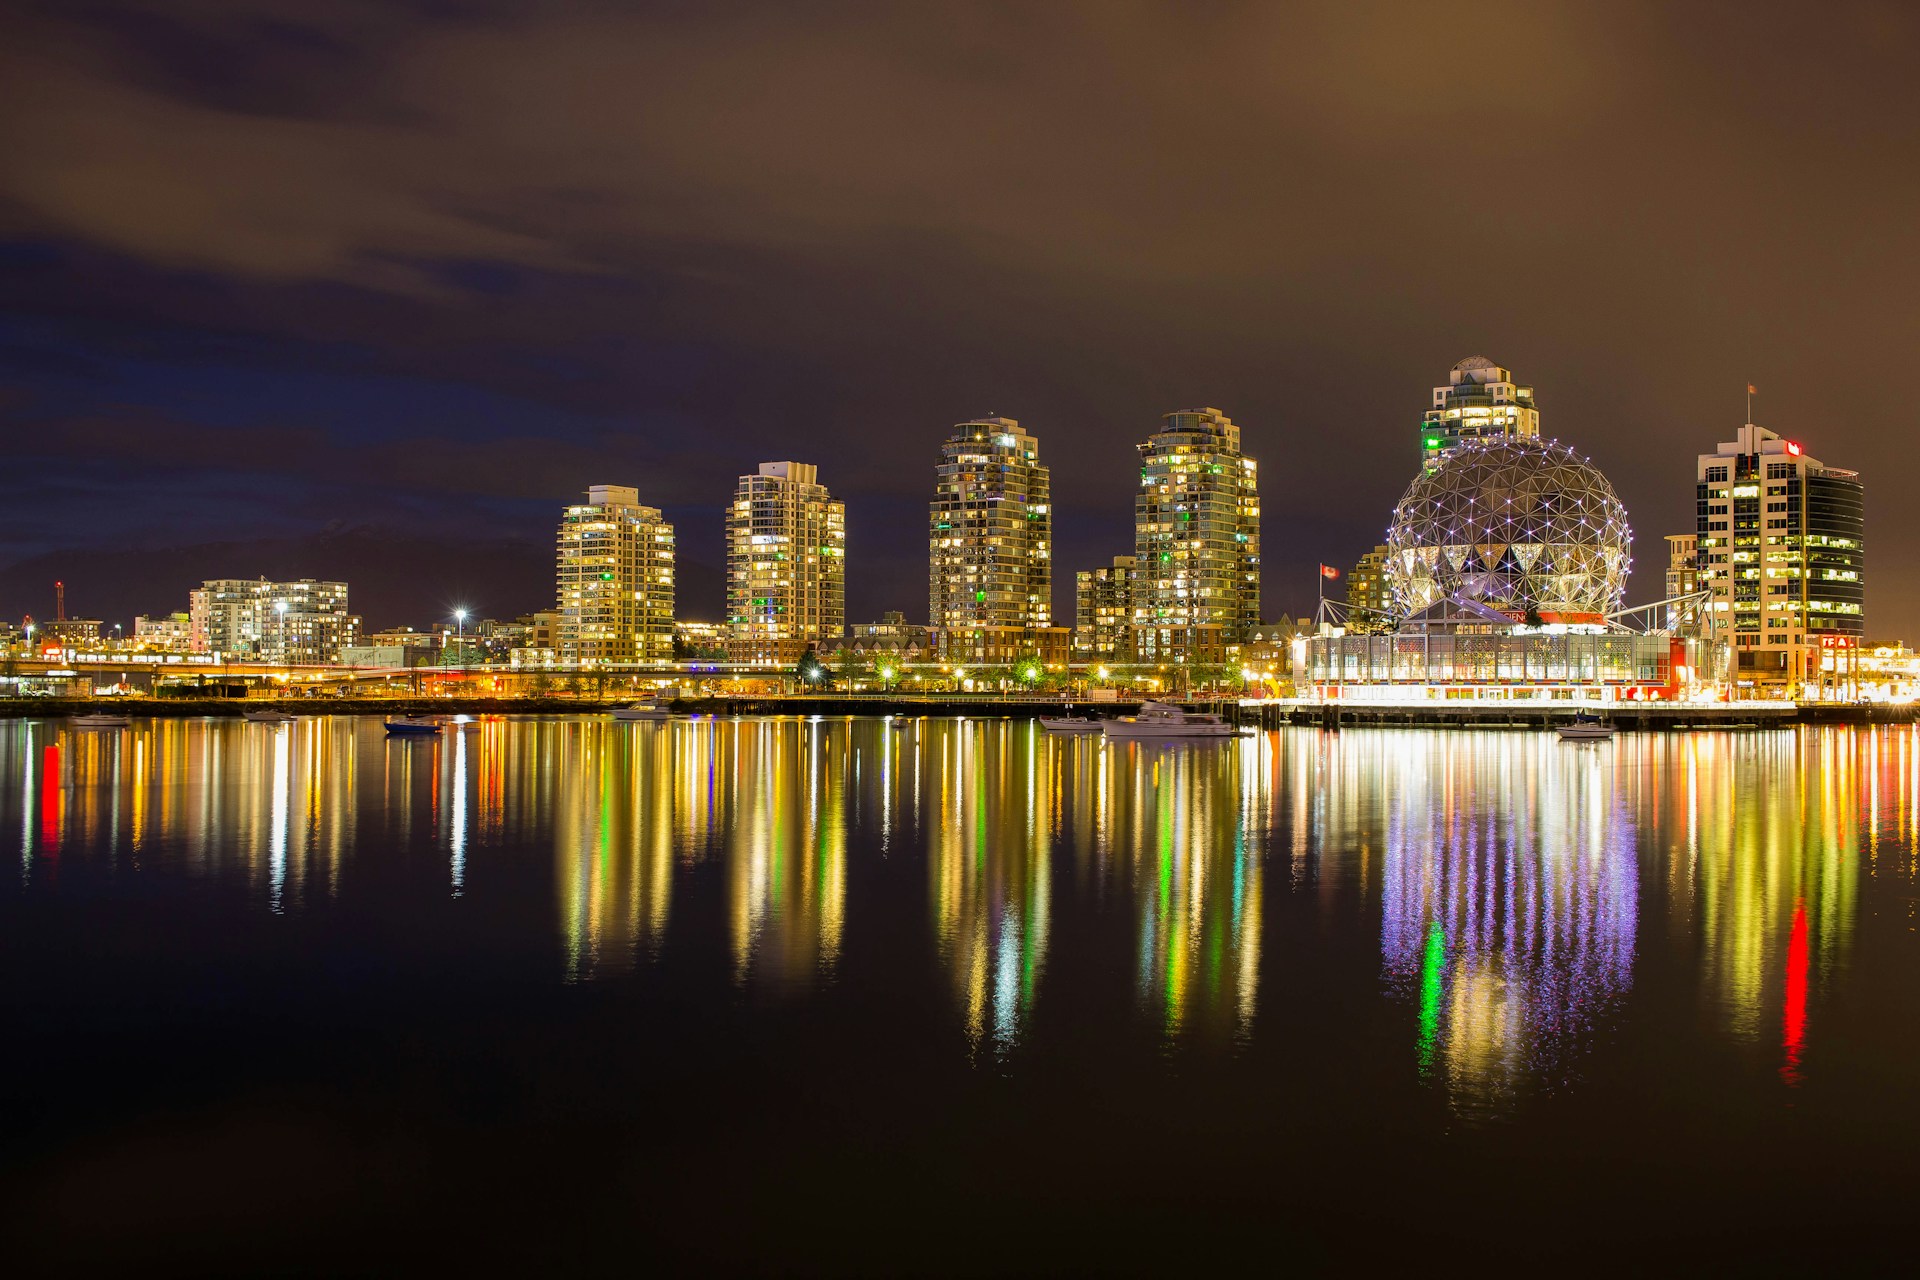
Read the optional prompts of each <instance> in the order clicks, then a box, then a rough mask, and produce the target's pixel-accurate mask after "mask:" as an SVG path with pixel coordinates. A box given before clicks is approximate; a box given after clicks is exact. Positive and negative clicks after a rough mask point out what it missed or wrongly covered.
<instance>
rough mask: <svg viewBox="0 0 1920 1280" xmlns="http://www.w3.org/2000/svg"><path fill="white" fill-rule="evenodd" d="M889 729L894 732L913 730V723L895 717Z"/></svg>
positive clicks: (900, 717)
mask: <svg viewBox="0 0 1920 1280" xmlns="http://www.w3.org/2000/svg"><path fill="white" fill-rule="evenodd" d="M887 727H888V728H890V729H892V730H894V731H895V732H899V731H900V730H903V729H910V728H912V727H913V721H911V720H908V719H907V718H905V717H904V716H895V717H894V718H893V721H892V723H890V724H889V725H888V726H887Z"/></svg>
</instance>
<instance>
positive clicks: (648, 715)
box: [613, 702, 673, 720]
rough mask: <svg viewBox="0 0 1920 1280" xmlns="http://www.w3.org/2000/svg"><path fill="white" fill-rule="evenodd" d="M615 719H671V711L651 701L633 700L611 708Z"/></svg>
mask: <svg viewBox="0 0 1920 1280" xmlns="http://www.w3.org/2000/svg"><path fill="white" fill-rule="evenodd" d="M613 718H614V719H615V720H671V719H672V718H673V713H672V712H671V711H668V710H667V709H666V708H665V707H662V706H659V705H658V704H656V703H652V702H635V703H631V704H629V705H627V706H624V707H615V708H614V709H613Z"/></svg>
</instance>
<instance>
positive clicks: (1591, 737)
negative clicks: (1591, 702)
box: [1558, 711, 1613, 742]
mask: <svg viewBox="0 0 1920 1280" xmlns="http://www.w3.org/2000/svg"><path fill="white" fill-rule="evenodd" d="M1558 733H1559V734H1560V740H1561V741H1562V742H1606V741H1608V740H1609V739H1611V738H1612V737H1613V726H1612V725H1610V724H1605V723H1603V722H1602V721H1601V719H1600V717H1599V716H1596V715H1594V714H1593V713H1592V712H1590V711H1582V712H1579V713H1577V714H1576V715H1575V716H1574V717H1573V719H1572V720H1571V721H1570V722H1568V723H1567V724H1563V725H1561V726H1560V727H1559V729H1558Z"/></svg>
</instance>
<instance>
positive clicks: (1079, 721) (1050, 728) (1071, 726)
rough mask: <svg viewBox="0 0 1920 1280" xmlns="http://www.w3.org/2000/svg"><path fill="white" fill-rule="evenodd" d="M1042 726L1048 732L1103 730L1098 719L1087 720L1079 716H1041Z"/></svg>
mask: <svg viewBox="0 0 1920 1280" xmlns="http://www.w3.org/2000/svg"><path fill="white" fill-rule="evenodd" d="M1040 727H1041V728H1042V729H1045V730H1046V731H1047V732H1048V733H1099V732H1100V731H1101V725H1100V722H1099V721H1098V720H1087V719H1083V718H1077V717H1061V718H1059V719H1048V718H1047V717H1046V716H1041V717H1040Z"/></svg>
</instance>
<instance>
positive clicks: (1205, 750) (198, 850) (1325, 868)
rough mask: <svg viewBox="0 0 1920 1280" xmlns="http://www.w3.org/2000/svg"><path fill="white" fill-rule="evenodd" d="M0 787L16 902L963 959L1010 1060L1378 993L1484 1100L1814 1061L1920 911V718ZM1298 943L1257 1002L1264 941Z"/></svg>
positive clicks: (609, 975) (193, 745)
mask: <svg viewBox="0 0 1920 1280" xmlns="http://www.w3.org/2000/svg"><path fill="white" fill-rule="evenodd" d="M0 780H4V781H3V782H0V830H4V831H6V832H9V833H17V835H18V840H19V850H18V862H17V866H18V868H19V872H18V875H17V876H13V877H8V878H7V884H6V885H5V887H4V889H0V892H4V893H6V894H8V895H14V896H19V895H25V896H26V897H28V898H31V897H32V896H33V895H41V894H45V895H54V894H74V895H83V894H86V893H89V892H95V891H99V890H100V886H114V885H119V886H123V887H128V888H132V887H135V886H138V885H141V884H144V883H147V881H146V880H144V879H143V877H154V878H166V877H177V878H182V879H185V880H187V881H190V882H197V884H198V885H199V888H198V889H197V891H199V892H217V893H219V894H223V895H232V896H233V897H234V898H235V900H236V901H237V902H239V903H240V905H239V906H238V907H236V909H244V910H246V911H249V912H257V913H259V914H260V915H261V916H263V917H272V916H275V915H281V916H289V917H293V916H298V915H300V914H301V913H303V912H310V911H312V910H313V909H314V908H316V907H317V906H320V905H323V904H327V903H334V902H339V901H342V900H348V901H351V902H353V903H358V904H367V903H378V902H385V901H390V900H406V901H408V902H409V904H410V905H409V906H408V907H407V909H406V912H396V914H397V915H403V916H406V918H408V919H409V921H410V924H409V926H408V927H417V928H419V929H420V930H422V931H423V932H430V931H431V930H433V929H455V928H456V926H457V927H461V928H470V929H473V930H480V931H484V930H495V931H499V932H500V933H501V934H503V935H512V934H513V931H515V930H521V931H527V930H531V931H532V934H531V936H532V939H533V940H532V941H531V942H530V943H529V945H528V948H527V952H528V954H535V955H538V956H540V957H541V959H542V962H543V963H545V964H548V965H550V966H552V968H551V969H549V970H546V971H543V976H546V977H552V976H557V977H559V978H560V979H562V980H566V981H610V980H615V979H619V978H621V977H623V976H629V977H633V978H634V979H635V980H644V979H645V978H646V977H647V976H648V975H658V974H660V973H662V972H663V971H665V970H666V969H667V968H668V966H669V965H670V964H673V963H680V964H687V965H692V964H700V963H711V964H713V965H714V967H715V980H716V981H720V982H723V983H731V984H732V985H733V986H735V987H736V988H738V989H741V990H747V991H755V992H768V993H776V994H780V995H784V996H787V997H795V998H800V997H807V996H810V995H813V994H817V993H819V992H820V991H822V990H823V989H824V988H826V987H828V986H830V985H835V984H839V983H841V982H843V980H846V979H848V978H849V977H859V978H860V981H863V982H866V983H869V984H871V983H873V982H875V981H881V980H893V975H895V974H899V973H912V972H914V971H915V970H914V968H913V967H914V966H915V965H916V964H920V965H924V964H925V963H926V962H927V960H928V959H929V957H930V958H931V960H932V961H933V963H934V964H935V965H936V966H937V969H935V970H933V971H932V972H934V973H937V978H929V979H922V980H923V981H931V982H933V983H935V985H934V986H933V987H931V988H930V989H929V990H928V991H927V992H926V993H925V994H926V996H927V998H928V999H930V1000H932V1001H935V1002H937V1005H938V1007H939V1008H940V1009H941V1010H942V1011H943V1012H944V1013H945V1014H946V1015H947V1016H949V1017H951V1018H952V1020H953V1022H954V1024H955V1025H957V1026H959V1027H960V1028H961V1029H962V1030H963V1031H964V1033H965V1035H966V1037H967V1039H968V1041H969V1043H970V1044H971V1045H972V1047H973V1050H974V1052H975V1053H976V1054H977V1055H980V1056H982V1057H985V1058H989V1059H993V1060H998V1061H1005V1062H1013V1061H1015V1057H1014V1053H1013V1051H1014V1050H1015V1049H1016V1048H1019V1047H1021V1046H1023V1045H1026V1044H1029V1043H1037V1042H1039V1041H1040V1040H1041V1039H1042V1033H1043V1032H1045V1031H1049V1030H1052V1029H1054V1028H1057V1027H1065V1026H1069V1025H1072V1024H1073V1023H1074V1019H1073V1018H1071V1017H1061V1016H1060V1014H1062V1013H1071V1012H1075V1010H1074V1006H1073V1001H1074V1000H1075V999H1076V998H1077V997H1078V995H1079V994H1081V993H1080V991H1077V990H1071V989H1067V988H1063V987H1061V986H1060V984H1061V983H1062V982H1063V981H1069V980H1070V981H1074V982H1096V983H1101V984H1105V985H1106V986H1107V987H1108V988H1110V989H1111V990H1112V991H1113V992H1114V993H1116V994H1117V995H1118V996H1119V997H1121V998H1122V999H1125V998H1127V997H1128V996H1129V995H1130V996H1131V999H1132V1001H1133V1004H1134V1006H1135V1007H1137V1009H1138V1011H1139V1012H1138V1015H1130V1016H1139V1017H1143V1018H1146V1019H1149V1020H1150V1021H1151V1023H1152V1026H1153V1028H1154V1029H1155V1031H1156V1032H1157V1034H1158V1035H1159V1036H1160V1037H1161V1038H1162V1039H1163V1041H1164V1042H1165V1043H1166V1044H1168V1045H1170V1046H1171V1045H1176V1044H1177V1045H1190V1046H1202V1047H1205V1046H1213V1047H1216V1048H1218V1049H1220V1050H1221V1051H1222V1052H1235V1051H1241V1050H1245V1049H1247V1048H1249V1047H1250V1046H1254V1045H1256V1044H1257V1043H1258V1042H1259V1040H1260V1038H1261V1035H1262V1032H1263V1029H1264V1030H1265V1033H1266V1034H1267V1035H1268V1036H1273V1035H1276V1034H1278V1033H1277V1032H1275V1031H1274V1030H1272V1028H1274V1027H1277V1026H1280V1025H1283V1024H1284V1023H1286V1022H1287V1021H1288V1020H1289V1019H1294V1018H1297V1017H1298V1016H1299V1014H1300V1006H1301V1005H1306V1004H1310V1003H1311V1001H1310V997H1311V996H1312V995H1313V994H1314V993H1315V992H1317V991H1323V990H1339V991H1342V992H1343V993H1344V992H1346V991H1347V989H1348V986H1349V985H1350V984H1353V985H1356V986H1357V989H1358V990H1360V991H1361V992H1363V993H1364V994H1362V995H1360V996H1357V997H1355V998H1359V999H1363V1000H1365V1001H1366V1002H1367V1005H1366V1009H1365V1010H1362V1011H1360V1012H1362V1013H1364V1014H1365V1016H1369V1017H1371V1016H1375V1015H1378V1016H1380V1017H1386V1018H1391V1019H1393V1020H1394V1021H1395V1023H1396V1025H1397V1026H1398V1028H1399V1031H1398V1033H1397V1038H1396V1040H1395V1042H1394V1047H1393V1048H1392V1049H1391V1050H1383V1051H1382V1052H1388V1053H1391V1054H1393V1055H1396V1058H1395V1061H1396V1062H1397V1064H1398V1066H1397V1067H1396V1068H1395V1069H1397V1070H1404V1071H1405V1072H1406V1074H1407V1077H1408V1078H1409V1079H1410V1080H1419V1081H1424V1082H1425V1087H1426V1088H1427V1089H1430V1090H1433V1091H1436V1092H1437V1093H1439V1094H1441V1095H1442V1096H1444V1097H1445V1099H1446V1100H1447V1102H1448V1104H1449V1105H1450V1106H1452V1107H1453V1108H1455V1109H1456V1111H1458V1112H1459V1113H1460V1114H1462V1115H1466V1116H1487V1115H1494V1114H1499V1113H1502V1112H1504V1111H1507V1110H1510V1109H1511V1108H1513V1107H1514V1106H1516V1105H1518V1104H1520V1103H1521V1102H1522V1101H1523V1100H1524V1099H1525V1097H1526V1096H1527V1095H1528V1093H1529V1092H1530V1091H1538V1090H1543V1089H1544V1090H1559V1091H1564V1090H1566V1089H1568V1088H1569V1087H1577V1086H1578V1085H1579V1083H1580V1081H1581V1079H1582V1075H1583V1071H1584V1070H1585V1067H1584V1065H1583V1064H1584V1063H1585V1062H1586V1061H1587V1060H1588V1059H1589V1058H1590V1056H1591V1055H1592V1053H1594V1052H1595V1051H1596V1050H1598V1049H1600V1048H1602V1047H1604V1046H1605V1045H1606V1044H1607V1043H1608V1042H1609V1039H1610V1037H1611V1036H1612V1033H1613V1031H1614V1030H1615V1029H1617V1028H1619V1027H1620V1026H1622V1025H1623V1021H1622V1020H1623V1019H1628V1018H1631V1017H1633V1016H1635V1011H1636V1010H1637V1009H1640V1008H1643V1007H1644V1008H1645V1009H1647V1010H1649V1011H1653V1010H1659V1011H1660V1016H1661V1017H1664V1018H1668V1019H1676V1018H1677V1019H1679V1025H1692V1026H1693V1027H1694V1029H1695V1030H1696V1032H1697V1034H1698V1035H1699V1036H1700V1037H1701V1039H1700V1042H1699V1046H1705V1047H1710V1048H1712V1049H1714V1050H1715V1051H1716V1052H1720V1053H1723V1054H1725V1055H1727V1056H1728V1058H1729V1060H1738V1061H1739V1062H1741V1063H1750V1064H1751V1065H1752V1067H1753V1069H1754V1070H1756V1071H1757V1072H1758V1073H1759V1074H1760V1075H1761V1076H1763V1077H1764V1078H1765V1080H1766V1081H1767V1083H1768V1087H1769V1088H1776V1089H1781V1090H1784V1089H1789V1088H1792V1089H1805V1088H1808V1087H1811V1086H1812V1085H1814V1084H1816V1083H1817V1082H1819V1081H1820V1080H1821V1079H1822V1066H1821V1053H1822V1045H1823V1035H1825V1034H1826V1030H1827V1028H1828V1026H1829V1025H1830V1021H1831V1017H1832V1009H1833V1007H1834V1004H1835V996H1836V993H1837V991H1838V989H1839V988H1840V987H1841V985H1842V984H1844V983H1845V982H1846V981H1847V977H1848V968H1849V965H1850V964H1851V963H1853V956H1854V951H1855V945H1856V943H1855V933H1856V922H1857V921H1858V920H1859V919H1860V918H1862V916H1863V910H1862V907H1861V905H1860V904H1861V899H1862V895H1863V893H1865V892H1866V891H1867V890H1868V889H1869V888H1870V887H1871V886H1872V884H1873V882H1874V880H1875V879H1876V878H1880V879H1885V880H1888V881H1892V882H1894V884H1893V889H1892V891H1893V892H1896V893H1897V895H1898V897H1899V900H1900V901H1901V902H1903V903H1904V902H1910V901H1911V898H1912V893H1911V888H1912V882H1913V880H1914V879H1915V877H1916V872H1917V868H1916V863H1915V856H1916V855H1915V850H1916V838H1917V837H1920V730H1915V729H1912V728H1902V729H1898V730H1874V731H1864V730H1851V729H1823V730H1804V731H1799V732H1759V733H1749V734H1708V733H1702V734H1697V735H1668V736H1657V735H1629V736H1625V737H1622V738H1620V739H1618V740H1616V741H1615V742H1613V743H1611V744H1607V745H1604V746H1598V747H1593V746H1587V747H1573V746H1565V745H1562V744H1560V743H1558V742H1556V741H1554V740H1552V739H1542V738H1540V737H1537V736H1535V735H1531V734H1497V733H1479V734H1464V733H1462V734H1447V733H1421V732H1389V731H1382V732H1352V731H1349V732H1343V733H1334V734H1324V733H1320V732H1317V731H1305V730H1301V731H1285V732H1281V733H1274V734H1269V735H1266V736H1264V737H1259V738H1246V739H1241V740H1239V741H1236V742H1232V743H1227V744H1214V745H1198V746H1195V745H1188V746H1159V747H1156V746H1152V745H1148V744H1109V743H1105V742H1102V741H1100V740H1098V739H1094V740H1084V739H1063V738H1050V737H1048V736H1047V735H1045V734H1042V733H1040V732H1038V731H1037V730H1036V728H1035V727H1034V726H1032V725H1030V724H1025V723H1021V722H1016V721H955V720H921V721H915V722H913V723H912V724H910V725H909V726H908V727H907V728H906V729H905V730H902V731H894V730H890V729H888V728H887V727H885V726H884V725H883V724H882V723H881V722H878V721H870V720H862V721H851V722H848V721H811V720H802V719H776V720H719V721H715V720H699V721H688V722H678V723H667V724H644V723H642V724H622V723H614V722H612V721H610V720H603V719H596V718H591V717H581V718H564V719H545V720H542V719H531V718H530V719H526V720H518V719H501V718H493V719H488V720H484V721H480V722H477V723H473V724H468V725H464V726H461V727H458V728H452V727H450V728H449V729H448V730H447V731H446V732H445V733H443V734H440V735H438V736H437V737H435V738H430V739H425V740H417V741H412V740H398V739H395V740H389V739H386V738H385V737H384V736H383V735H382V734H381V732H380V728H379V725H378V724H377V722H373V721H369V720H355V719H351V718H328V717H312V718H302V719H301V720H299V721H297V722H295V723H293V724H290V725H282V726H265V725H250V724H244V723H238V722H217V721H201V720H161V721H150V722H140V723H139V724H137V725H136V727H135V728H133V729H131V730H122V731H117V732H88V731H79V730H75V729H73V728H71V727H70V726H68V725H67V724H65V723H56V722H44V721H41V722H36V721H12V722H0ZM549 895H550V898H549ZM422 898H426V899H431V901H432V903H433V907H432V910H433V911H434V912H436V913H438V914H434V915H432V916H430V917H428V916H421V917H420V920H419V923H418V924H417V925H415V924H412V923H411V920H412V916H411V915H407V913H409V912H410V913H414V914H418V912H419V911H421V910H424V908H420V907H419V906H418V900H419V899H422ZM476 913H478V914H476ZM488 913H491V914H488ZM463 922H474V923H463ZM513 936H517V935H513ZM1066 937H1072V938H1074V939H1076V943H1075V946H1076V951H1077V950H1078V947H1079V946H1080V945H1082V944H1081V943H1080V942H1079V941H1078V940H1080V939H1087V940H1089V941H1087V942H1085V943H1084V945H1085V946H1087V947H1089V948H1091V950H1090V951H1089V952H1088V954H1086V955H1080V954H1074V955H1071V956H1067V955H1064V954H1063V953H1062V951H1061V948H1062V946H1063V945H1064V944H1063V942H1062V939H1063V938H1066ZM862 940H874V941H873V942H872V945H871V948H870V954H872V955H873V957H874V958H873V960H872V962H871V963H872V965H873V966H874V967H873V968H870V969H868V970H864V971H863V970H861V969H859V968H858V966H857V965H855V964H854V962H853V957H854V956H855V954H856V953H857V952H858V951H859V946H858V945H857V944H858V943H859V942H861V941H862ZM1344 940H1352V941H1353V943H1354V944H1355V945H1356V946H1362V947H1364V957H1362V956H1361V954H1360V953H1359V952H1356V951H1354V950H1352V949H1350V948H1349V949H1346V950H1342V949H1340V948H1339V947H1336V946H1333V945H1331V944H1332V943H1336V942H1341V941H1344ZM1103 949H1104V950H1103ZM1302 951H1304V952H1305V953H1308V954H1310V955H1311V956H1312V957H1313V959H1312V962H1311V963H1312V965H1313V966H1315V967H1309V968H1307V969H1305V970H1303V971H1300V972H1298V973H1292V974H1290V976H1289V978H1288V983H1291V984H1293V985H1292V986H1291V988H1289V987H1288V986H1287V985H1286V984H1284V983H1283V984H1281V985H1280V986H1278V987H1276V986H1273V985H1272V984H1273V981H1274V980H1273V979H1272V978H1271V977H1269V978H1267V979H1266V981H1267V983H1268V990H1266V991H1264V992H1263V990H1262V984H1263V975H1262V964H1263V960H1266V961H1267V962H1268V963H1274V962H1275V961H1274V960H1273V959H1272V957H1274V956H1276V955H1277V954H1285V955H1293V954H1296V953H1299V952H1302ZM556 956H557V959H556V958H555V957H556ZM1649 956H1657V957H1658V959H1659V962H1660V963H1659V964H1657V965H1650V964H1649V961H1648V959H1647V958H1648V957H1649ZM683 957H684V958H683ZM1067 960H1072V961H1073V963H1072V964H1070V965H1069V964H1066V961H1067ZM1063 966H1064V967H1065V968H1066V969H1067V970H1068V971H1069V972H1070V973H1074V974H1079V975H1087V976H1080V977H1074V978H1071V979H1063V978H1062V977H1061V976H1060V974H1061V971H1062V968H1063ZM1650 970H1652V971H1658V972H1659V973H1660V974H1661V976H1660V978H1659V979H1658V981H1657V983H1656V985H1655V986H1654V988H1653V989H1649V977H1648V974H1649V971H1650ZM881 971H884V972H885V974H886V975H887V977H886V978H885V979H882V978H877V977H876V976H875V975H876V974H877V973H879V972H881ZM1676 973H1677V974H1679V975H1681V976H1680V977H1679V978H1678V979H1676V978H1675V977H1674V975H1675V974H1676ZM862 975H864V976H862ZM902 980H905V979H902ZM1674 1002H1679V1003H1680V1004H1681V1005H1682V1006H1683V1008H1682V1009H1681V1010H1680V1011H1678V1012H1675V1011H1674V1010H1673V1009H1670V1008H1668V1007H1667V1006H1668V1005H1670V1004H1672V1003H1674ZM1276 1004H1277V1005H1278V1006H1280V1007H1278V1008H1277V1009H1276V1008H1275V1007H1274V1006H1276ZM1699 1046H1696V1047H1699Z"/></svg>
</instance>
